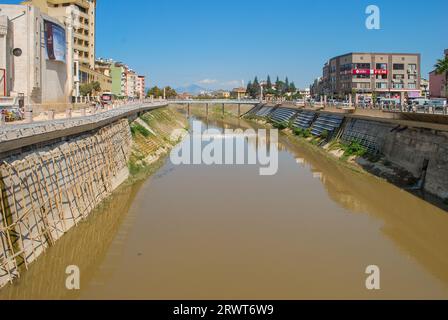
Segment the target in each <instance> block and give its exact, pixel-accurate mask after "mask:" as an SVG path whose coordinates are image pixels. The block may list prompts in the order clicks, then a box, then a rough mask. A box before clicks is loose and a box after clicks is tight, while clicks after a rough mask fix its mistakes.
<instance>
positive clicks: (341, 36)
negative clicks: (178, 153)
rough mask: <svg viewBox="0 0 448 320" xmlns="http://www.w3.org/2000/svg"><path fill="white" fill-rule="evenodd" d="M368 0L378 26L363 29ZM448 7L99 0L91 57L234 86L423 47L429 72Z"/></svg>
mask: <svg viewBox="0 0 448 320" xmlns="http://www.w3.org/2000/svg"><path fill="white" fill-rule="evenodd" d="M1 2H5V0H1ZM6 2H8V1H6ZM9 2H10V3H14V2H16V3H17V2H18V1H9ZM370 4H374V5H377V6H379V8H380V9H381V30H367V29H366V28H365V19H366V17H367V15H366V14H365V9H366V7H367V6H368V5H370ZM447 12H448V1H447V0H427V1H414V0H369V1H365V0H343V1H334V0H313V1H302V0H275V1H273V0H270V1H268V0H194V1H193V0H170V1H166V0H149V1H148V0H128V1H122V0H98V11H97V56H101V57H111V58H113V59H115V60H120V61H123V62H126V63H128V64H129V65H130V66H131V67H133V68H134V69H135V70H137V71H138V72H140V73H142V74H144V75H146V76H147V77H148V78H149V82H148V83H149V85H151V86H152V85H154V84H157V85H171V86H174V87H178V86H183V85H188V84H192V83H198V84H201V83H202V84H204V83H205V84H204V85H203V86H205V87H228V88H230V87H233V86H236V85H237V82H238V81H239V82H241V80H244V81H245V82H246V83H247V81H248V80H249V79H252V78H253V76H255V75H258V76H259V77H260V78H263V79H264V78H266V75H267V74H270V75H271V77H272V78H275V77H276V76H277V75H279V76H280V77H281V78H284V77H285V76H286V75H288V76H289V79H290V81H295V83H296V85H297V86H300V87H304V86H308V85H309V84H310V83H311V82H312V81H313V79H314V78H315V77H317V76H320V75H321V72H322V65H323V63H324V62H325V61H326V60H327V59H328V58H330V57H332V56H335V55H339V54H343V53H346V52H352V51H361V52H363V51H377V52H389V51H393V52H418V53H421V54H422V69H423V76H424V77H427V74H428V72H429V71H430V70H431V69H432V66H433V65H434V63H435V61H436V59H438V58H441V57H442V56H443V50H444V49H446V48H448V26H447V16H446V14H447ZM207 83H208V85H207Z"/></svg>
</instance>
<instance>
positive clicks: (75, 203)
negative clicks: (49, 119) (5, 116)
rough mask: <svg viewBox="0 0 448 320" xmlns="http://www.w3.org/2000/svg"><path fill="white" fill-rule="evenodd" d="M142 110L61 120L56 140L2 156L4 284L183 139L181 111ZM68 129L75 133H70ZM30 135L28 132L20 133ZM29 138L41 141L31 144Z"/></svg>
mask: <svg viewBox="0 0 448 320" xmlns="http://www.w3.org/2000/svg"><path fill="white" fill-rule="evenodd" d="M139 110H140V109H138V110H135V112H131V111H132V110H128V111H129V112H128V111H126V110H124V111H126V113H124V114H122V115H118V114H115V113H118V111H117V112H115V113H111V115H110V116H111V117H106V116H105V115H101V116H102V117H103V118H104V119H102V120H101V121H103V122H104V123H105V124H104V125H102V126H101V127H98V126H99V124H98V122H92V123H86V122H88V121H90V120H89V119H81V120H79V121H77V122H76V123H75V125H76V124H77V125H78V126H76V127H73V128H71V127H69V128H67V126H69V125H67V124H60V126H61V129H60V130H57V128H56V129H55V130H53V131H51V138H52V139H50V140H49V142H44V141H43V140H44V138H45V137H39V136H32V135H29V138H28V136H27V137H26V138H24V139H26V140H25V141H23V140H20V141H21V143H17V144H16V147H17V148H19V149H17V150H19V151H17V150H12V151H11V152H10V151H8V152H4V153H3V155H5V154H7V155H6V156H3V157H2V159H1V160H2V162H1V163H0V191H1V193H0V195H1V197H0V209H1V215H0V288H1V287H2V286H4V285H6V284H7V283H8V282H11V281H13V280H14V279H15V278H17V277H19V276H20V274H21V272H22V271H23V270H25V269H28V267H29V266H30V265H31V263H32V262H34V261H35V260H36V259H37V258H38V257H39V256H40V255H41V254H42V253H43V252H45V250H46V249H47V248H49V247H51V246H53V245H54V244H55V242H56V241H57V240H58V239H60V238H61V237H62V236H63V235H64V234H65V233H66V232H67V231H69V230H70V229H71V228H73V227H74V226H76V225H77V224H78V223H80V222H81V221H82V220H84V219H85V218H87V217H88V216H89V215H90V214H91V213H92V212H93V211H94V209H95V207H97V206H98V205H99V204H100V203H101V202H102V201H103V200H104V199H105V198H107V197H108V196H110V195H111V194H112V192H113V191H114V190H115V189H116V188H117V187H118V186H119V185H120V184H122V183H123V182H124V181H125V180H126V179H127V178H128V177H129V175H130V171H139V170H141V169H142V168H145V167H146V166H147V165H149V164H151V163H152V162H154V161H156V160H157V159H159V158H160V157H161V156H162V155H163V154H166V153H167V152H168V151H169V150H170V148H171V147H173V146H174V145H175V144H176V143H178V142H179V140H180V139H181V138H182V137H183V136H182V134H179V132H178V131H175V130H174V129H185V128H186V127H187V121H186V119H185V117H184V116H182V115H181V114H180V113H178V112H176V111H174V110H170V109H168V108H158V109H152V110H149V111H148V110H144V111H142V112H140V111H139ZM145 111H146V112H145ZM119 116H120V117H121V118H119V119H117V118H118V117H119ZM138 116H139V117H138ZM92 121H93V120H92ZM39 126H41V125H39ZM80 126H82V127H81V128H79V127H80ZM84 127H85V128H86V131H85V133H84V134H81V135H80V134H79V131H80V130H82V128H84ZM39 128H40V127H39ZM31 129H33V130H36V128H31ZM31 129H27V130H31ZM50 129H51V128H50ZM64 130H68V132H70V133H72V134H75V135H70V136H67V137H65V138H63V137H62V136H63V132H64ZM41 131H45V130H41ZM27 132H28V131H24V129H23V130H22V131H21V132H20V134H21V136H23V135H26V133H27ZM184 132H185V133H186V132H187V131H185V130H184ZM8 135H10V136H12V132H6V133H4V134H3V135H0V137H3V139H4V141H8V140H7V139H8V137H9V136H8ZM14 137H15V136H12V138H14ZM55 137H57V138H58V139H54V138H55ZM30 139H33V140H32V141H34V142H36V141H38V142H37V143H35V144H33V145H31V144H30V143H29V142H30V141H31V140H30ZM62 140H65V141H62ZM0 141H1V140H0ZM1 143H2V144H3V143H5V142H1ZM25 143H27V144H26V145H25ZM2 147H3V149H6V146H5V145H4V144H3V145H2ZM8 148H9V146H8ZM24 150H28V151H27V152H23V151H24ZM139 172H140V171H139ZM142 173H144V172H142ZM142 177H143V176H142Z"/></svg>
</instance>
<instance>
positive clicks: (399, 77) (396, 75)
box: [393, 74, 404, 80]
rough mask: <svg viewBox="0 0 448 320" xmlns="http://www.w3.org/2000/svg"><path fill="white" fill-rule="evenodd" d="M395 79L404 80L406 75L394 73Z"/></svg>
mask: <svg viewBox="0 0 448 320" xmlns="http://www.w3.org/2000/svg"><path fill="white" fill-rule="evenodd" d="M393 78H394V80H403V79H404V75H403V74H394V77H393Z"/></svg>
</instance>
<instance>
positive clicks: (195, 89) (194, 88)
mask: <svg viewBox="0 0 448 320" xmlns="http://www.w3.org/2000/svg"><path fill="white" fill-rule="evenodd" d="M175 90H176V92H177V93H190V94H193V95H197V94H200V93H201V92H204V91H205V92H208V91H210V90H208V89H206V88H203V87H201V86H198V85H196V84H192V85H189V86H186V87H179V88H176V89H175Z"/></svg>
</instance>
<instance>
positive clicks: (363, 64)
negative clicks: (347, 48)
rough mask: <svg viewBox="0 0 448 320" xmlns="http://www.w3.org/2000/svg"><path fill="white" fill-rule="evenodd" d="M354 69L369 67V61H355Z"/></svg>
mask: <svg viewBox="0 0 448 320" xmlns="http://www.w3.org/2000/svg"><path fill="white" fill-rule="evenodd" d="M353 66H354V69H370V63H355V64H353Z"/></svg>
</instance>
